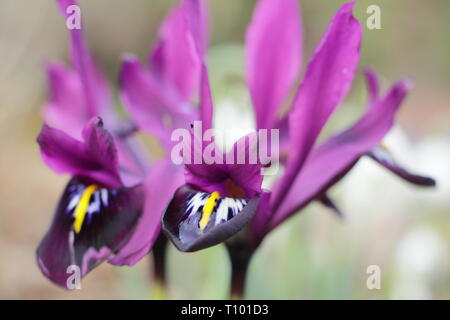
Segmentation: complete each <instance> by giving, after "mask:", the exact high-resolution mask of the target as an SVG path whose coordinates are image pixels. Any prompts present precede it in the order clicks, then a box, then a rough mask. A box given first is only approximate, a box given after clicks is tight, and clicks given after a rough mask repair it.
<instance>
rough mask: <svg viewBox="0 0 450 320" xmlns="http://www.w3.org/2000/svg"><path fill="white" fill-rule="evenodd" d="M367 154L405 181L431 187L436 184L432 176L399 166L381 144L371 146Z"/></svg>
mask: <svg viewBox="0 0 450 320" xmlns="http://www.w3.org/2000/svg"><path fill="white" fill-rule="evenodd" d="M368 155H369V157H371V158H372V159H374V160H375V161H377V162H378V163H380V164H381V165H382V166H383V167H385V168H387V169H388V170H390V171H392V172H393V173H394V174H396V175H398V176H399V177H401V178H402V179H405V180H406V181H409V182H411V183H413V184H416V185H419V186H424V187H433V186H435V185H436V181H435V180H434V179H433V178H430V177H425V176H422V175H418V174H415V173H412V172H410V171H408V170H407V169H405V168H403V167H402V166H400V164H398V163H397V162H396V161H395V159H394V157H393V156H392V154H391V153H390V152H389V150H387V149H386V148H385V147H383V146H377V147H375V148H373V149H372V150H371V151H370V152H369V153H368Z"/></svg>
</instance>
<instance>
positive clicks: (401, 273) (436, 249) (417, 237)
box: [390, 226, 448, 299]
mask: <svg viewBox="0 0 450 320" xmlns="http://www.w3.org/2000/svg"><path fill="white" fill-rule="evenodd" d="M447 250H448V248H447V246H446V244H445V242H444V241H443V239H442V238H441V237H440V235H439V234H438V233H437V232H436V231H435V230H434V229H433V228H432V227H429V226H419V227H415V228H414V229H412V230H410V231H409V232H408V233H406V234H405V235H404V236H403V237H402V238H401V240H400V242H399V243H398V244H397V246H396V249H395V255H394V273H393V275H394V277H393V283H392V284H391V285H392V289H391V296H390V298H392V299H433V291H432V282H433V279H434V277H438V278H439V273H440V272H445V270H446V268H445V264H446V260H447Z"/></svg>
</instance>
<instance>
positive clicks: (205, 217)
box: [199, 191, 220, 230]
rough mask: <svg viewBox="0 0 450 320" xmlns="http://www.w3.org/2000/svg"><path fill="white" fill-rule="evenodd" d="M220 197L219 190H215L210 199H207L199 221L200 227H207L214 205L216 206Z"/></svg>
mask: <svg viewBox="0 0 450 320" xmlns="http://www.w3.org/2000/svg"><path fill="white" fill-rule="evenodd" d="M219 198H220V193H218V192H217V191H214V192H213V193H211V195H210V196H209V198H208V200H206V203H205V205H204V206H203V213H202V218H201V219H200V222H199V225H200V229H202V230H203V229H205V228H206V225H207V224H208V221H209V218H210V217H211V214H212V212H213V210H214V207H215V206H216V201H217V199H219Z"/></svg>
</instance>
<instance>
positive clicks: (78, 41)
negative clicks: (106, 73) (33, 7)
mask: <svg viewBox="0 0 450 320" xmlns="http://www.w3.org/2000/svg"><path fill="white" fill-rule="evenodd" d="M58 3H59V7H60V10H61V13H62V15H63V16H64V17H65V18H66V19H67V18H68V17H69V16H70V14H69V13H68V12H67V8H68V7H70V6H72V5H77V2H76V1H74V0H58ZM82 29H83V25H82V26H81V29H72V30H70V38H71V44H72V60H73V63H74V66H75V69H76V71H77V73H78V75H79V77H80V81H81V83H82V84H83V91H84V99H85V103H86V111H87V113H88V118H91V117H93V116H98V115H100V116H102V117H104V118H105V120H107V121H108V122H109V119H108V117H109V115H110V114H111V113H112V112H113V110H112V108H111V106H112V102H111V93H110V89H109V87H108V84H107V82H106V81H105V79H104V77H103V75H102V74H101V73H100V71H99V70H98V68H97V67H96V65H95V63H94V60H93V59H92V56H91V54H90V53H89V50H88V47H87V45H86V42H85V40H84V38H83V32H82ZM111 116H112V115H111Z"/></svg>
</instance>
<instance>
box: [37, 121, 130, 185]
mask: <svg viewBox="0 0 450 320" xmlns="http://www.w3.org/2000/svg"><path fill="white" fill-rule="evenodd" d="M93 121H95V120H93ZM93 121H91V122H90V123H89V125H88V126H87V127H86V129H85V132H84V136H85V138H86V139H87V140H86V141H84V142H81V141H79V140H76V139H74V138H72V137H71V136H69V135H67V134H66V133H64V132H63V131H61V130H59V129H55V128H52V127H49V126H48V125H46V124H44V125H43V126H42V129H41V132H40V134H39V136H38V138H37V142H38V144H39V147H40V149H41V155H42V158H43V160H44V162H45V163H46V164H47V165H48V166H49V167H50V168H51V169H53V170H54V171H55V172H57V173H60V174H64V173H68V174H70V175H72V176H77V175H79V176H84V177H90V178H91V179H93V180H95V181H97V182H98V183H101V184H104V185H105V186H108V187H120V186H121V185H122V183H121V180H120V178H119V174H118V168H117V158H116V152H115V149H114V144H113V141H112V138H111V137H110V136H109V134H108V133H107V132H106V131H105V129H103V128H102V127H101V124H100V123H98V122H96V123H94V122H93ZM102 157H103V158H102Z"/></svg>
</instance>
